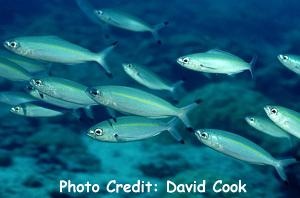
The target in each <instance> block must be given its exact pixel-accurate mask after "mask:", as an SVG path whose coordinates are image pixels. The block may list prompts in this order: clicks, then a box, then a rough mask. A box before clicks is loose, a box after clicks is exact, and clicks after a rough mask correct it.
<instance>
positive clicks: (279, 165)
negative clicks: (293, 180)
mask: <svg viewBox="0 0 300 198" xmlns="http://www.w3.org/2000/svg"><path fill="white" fill-rule="evenodd" d="M295 163H297V160H296V159H295V158H288V159H283V160H278V162H277V163H276V165H275V168H276V171H277V173H278V174H279V176H280V178H281V179H282V180H283V181H285V182H287V176H286V174H285V171H284V167H286V166H289V165H292V164H295Z"/></svg>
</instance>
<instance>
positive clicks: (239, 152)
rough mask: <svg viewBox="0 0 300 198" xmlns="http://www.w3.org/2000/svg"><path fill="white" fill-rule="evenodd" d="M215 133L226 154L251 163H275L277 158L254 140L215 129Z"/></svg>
mask: <svg viewBox="0 0 300 198" xmlns="http://www.w3.org/2000/svg"><path fill="white" fill-rule="evenodd" d="M213 133H214V134H216V136H217V137H218V143H219V145H220V147H221V150H222V152H224V153H225V154H228V155H231V156H233V157H235V158H237V159H240V160H243V161H247V162H250V163H255V164H269V165H273V163H274V160H275V159H274V158H273V157H272V156H271V155H270V154H269V153H268V152H267V151H265V150H264V149H263V148H262V147H260V146H259V145H257V144H255V143H253V142H252V141H250V140H248V139H246V138H244V137H242V136H239V135H236V134H234V133H229V132H226V131H221V130H214V132H213Z"/></svg>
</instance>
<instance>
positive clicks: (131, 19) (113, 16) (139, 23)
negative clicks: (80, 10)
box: [101, 9, 152, 32]
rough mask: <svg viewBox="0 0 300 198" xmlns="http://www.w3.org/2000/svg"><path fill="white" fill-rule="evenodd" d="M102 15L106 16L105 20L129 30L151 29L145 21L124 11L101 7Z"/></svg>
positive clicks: (141, 30)
mask: <svg viewBox="0 0 300 198" xmlns="http://www.w3.org/2000/svg"><path fill="white" fill-rule="evenodd" d="M101 11H102V12H103V14H104V15H105V16H104V17H105V18H106V20H105V22H107V23H109V24H111V25H114V26H117V27H120V28H124V29H128V30H131V31H138V32H143V31H152V28H151V26H150V25H149V24H147V23H146V22H145V21H143V20H141V19H139V18H137V17H135V16H133V15H130V14H128V13H126V12H124V11H120V10H115V9H102V10H101Z"/></svg>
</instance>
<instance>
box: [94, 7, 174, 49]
mask: <svg viewBox="0 0 300 198" xmlns="http://www.w3.org/2000/svg"><path fill="white" fill-rule="evenodd" d="M94 13H95V14H96V16H97V17H98V18H99V20H101V21H103V22H105V23H107V24H109V25H112V26H115V27H118V28H121V29H126V30H129V31H134V32H150V33H152V35H153V37H154V39H155V40H156V42H157V43H158V44H161V43H162V42H161V39H160V38H159V35H158V31H159V30H160V29H162V28H164V27H166V26H167V25H168V23H169V22H167V21H165V22H163V23H160V24H157V25H155V26H151V25H150V24H148V23H146V22H145V21H143V20H141V19H139V18H137V17H136V16H133V15H130V14H129V13H126V12H124V11H121V10H117V9H111V8H104V9H97V10H94Z"/></svg>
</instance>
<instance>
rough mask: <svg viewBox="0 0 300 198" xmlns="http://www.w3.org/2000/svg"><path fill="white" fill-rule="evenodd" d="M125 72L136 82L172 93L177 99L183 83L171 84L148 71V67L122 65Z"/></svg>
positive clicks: (130, 64)
mask: <svg viewBox="0 0 300 198" xmlns="http://www.w3.org/2000/svg"><path fill="white" fill-rule="evenodd" d="M122 65H123V69H124V71H125V72H126V73H127V74H128V75H129V76H130V77H131V78H133V79H134V80H135V81H137V82H139V83H140V84H142V85H144V86H146V87H148V88H149V89H154V90H166V91H169V92H171V94H172V95H173V96H174V97H175V96H176V95H177V92H176V91H177V90H178V88H179V87H180V86H181V85H182V83H183V81H178V82H176V83H174V84H170V83H167V82H165V81H164V80H162V79H161V78H160V77H159V76H158V75H157V74H155V73H154V72H152V71H151V70H148V69H147V68H146V67H144V66H142V65H138V64H133V63H126V64H122Z"/></svg>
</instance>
